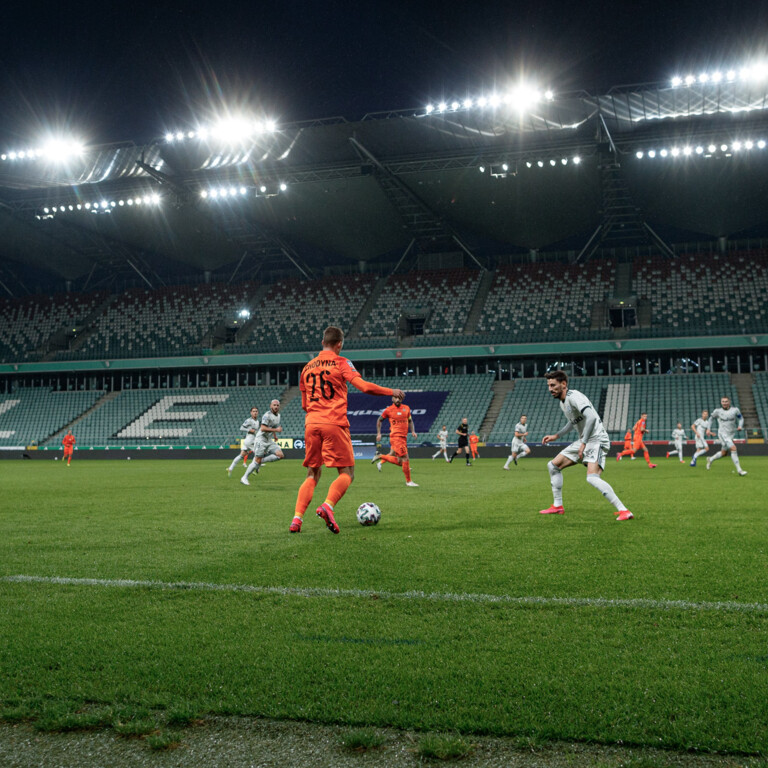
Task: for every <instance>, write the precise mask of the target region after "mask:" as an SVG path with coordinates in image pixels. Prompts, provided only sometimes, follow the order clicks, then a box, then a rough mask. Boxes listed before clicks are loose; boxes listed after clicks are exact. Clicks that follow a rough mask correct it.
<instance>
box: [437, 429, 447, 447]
mask: <svg viewBox="0 0 768 768" xmlns="http://www.w3.org/2000/svg"><path fill="white" fill-rule="evenodd" d="M437 439H438V440H439V441H440V447H441V448H445V447H446V445H447V444H448V430H447V429H441V430H440V431H439V432H438V433H437Z"/></svg>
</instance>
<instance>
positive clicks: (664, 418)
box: [488, 373, 738, 443]
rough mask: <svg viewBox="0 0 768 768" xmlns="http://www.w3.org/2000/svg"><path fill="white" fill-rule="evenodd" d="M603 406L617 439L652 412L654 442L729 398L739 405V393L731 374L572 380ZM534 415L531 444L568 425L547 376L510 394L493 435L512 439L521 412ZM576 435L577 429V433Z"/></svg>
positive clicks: (495, 440) (528, 381)
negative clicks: (641, 416)
mask: <svg viewBox="0 0 768 768" xmlns="http://www.w3.org/2000/svg"><path fill="white" fill-rule="evenodd" d="M570 383H571V385H572V386H573V388H574V389H577V390H579V391H580V392H584V394H585V395H587V397H589V399H590V400H591V401H592V402H593V403H594V405H595V406H596V407H597V409H598V412H600V414H601V416H602V418H603V422H604V424H605V426H606V429H607V430H608V434H609V435H610V436H611V439H612V440H621V439H622V438H623V437H624V433H625V432H626V430H627V428H628V427H631V426H632V425H633V424H634V423H635V421H637V419H639V418H640V414H641V413H643V412H646V413H647V414H648V429H649V439H650V440H669V439H670V433H671V432H672V430H673V429H674V428H675V426H676V425H677V422H678V421H681V422H682V424H683V428H684V429H685V430H686V431H687V432H688V433H690V429H689V427H690V426H691V424H693V422H694V421H695V420H696V418H698V416H700V415H701V411H702V410H703V409H704V408H706V409H707V410H709V411H711V410H712V409H714V408H716V407H719V405H720V398H721V397H724V396H727V397H730V398H731V401H732V402H733V403H734V405H736V406H737V407H738V397H737V393H736V390H735V388H734V387H733V386H732V385H731V381H730V378H729V376H728V374H727V373H702V374H691V375H677V376H675V375H669V376H600V377H582V378H575V379H572V380H571V382H570ZM523 413H525V414H527V415H528V426H529V431H530V434H529V436H528V440H529V442H532V443H535V442H540V441H541V438H542V437H543V436H544V435H546V434H552V433H554V432H556V431H557V430H558V429H560V427H561V426H562V425H563V424H564V423H565V420H564V418H563V415H562V412H561V411H560V406H559V404H558V402H557V401H556V400H555V399H554V398H552V397H551V396H550V395H549V393H548V392H547V388H546V383H545V380H544V379H522V380H520V381H517V382H515V387H514V389H513V390H512V391H511V392H508V393H507V396H506V398H505V400H504V405H503V406H502V409H501V412H500V413H499V417H498V418H497V420H496V423H495V425H494V428H493V430H492V432H491V434H490V436H489V438H488V442H492V443H505V442H506V443H508V442H509V441H510V440H511V439H512V430H513V429H514V426H515V424H516V423H517V421H518V419H519V417H520V415H521V414H523ZM573 436H574V438H575V433H574V435H573Z"/></svg>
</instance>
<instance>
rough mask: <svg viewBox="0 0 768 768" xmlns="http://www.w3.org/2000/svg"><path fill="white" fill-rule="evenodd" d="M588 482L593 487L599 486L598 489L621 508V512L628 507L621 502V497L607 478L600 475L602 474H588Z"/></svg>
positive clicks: (615, 505)
mask: <svg viewBox="0 0 768 768" xmlns="http://www.w3.org/2000/svg"><path fill="white" fill-rule="evenodd" d="M587 482H588V483H589V484H590V485H591V486H592V487H593V488H597V490H598V491H600V493H602V494H603V496H605V498H606V499H608V501H610V502H611V504H613V506H614V507H616V509H618V510H619V512H622V511H623V510H625V509H626V507H625V506H624V505H623V504H622V503H621V501H620V499H619V497H618V496H617V495H616V494H615V493H614V490H613V488H611V486H610V485H608V483H606V482H605V480H603V479H602V478H601V477H600V475H598V474H594V475H587Z"/></svg>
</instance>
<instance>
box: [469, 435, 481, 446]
mask: <svg viewBox="0 0 768 768" xmlns="http://www.w3.org/2000/svg"><path fill="white" fill-rule="evenodd" d="M469 442H470V443H472V445H477V444H478V443H479V442H480V438H479V437H478V436H477V435H470V436H469Z"/></svg>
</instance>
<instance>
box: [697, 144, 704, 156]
mask: <svg viewBox="0 0 768 768" xmlns="http://www.w3.org/2000/svg"><path fill="white" fill-rule="evenodd" d="M696 154H697V155H702V154H704V147H702V146H701V144H699V146H698V147H696Z"/></svg>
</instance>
